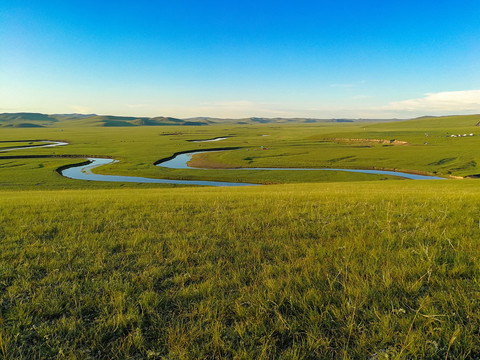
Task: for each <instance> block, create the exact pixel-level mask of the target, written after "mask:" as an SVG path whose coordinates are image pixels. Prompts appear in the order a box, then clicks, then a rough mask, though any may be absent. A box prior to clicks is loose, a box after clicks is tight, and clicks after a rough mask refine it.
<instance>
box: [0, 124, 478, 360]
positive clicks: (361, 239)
mask: <svg viewBox="0 0 480 360" xmlns="http://www.w3.org/2000/svg"><path fill="white" fill-rule="evenodd" d="M478 120H479V117H478V116H477V117H475V116H473V117H453V118H440V119H421V120H415V121H412V122H403V123H389V124H361V125H359V124H341V125H335V126H333V125H332V124H314V125H311V124H304V125H301V126H300V125H297V126H291V125H281V126H272V125H255V126H249V127H245V126H232V125H228V126H223V125H222V126H212V127H208V128H207V127H201V128H199V127H188V126H185V127H165V128H155V129H154V130H152V128H145V127H132V128H128V129H126V128H121V127H120V128H108V129H103V128H88V127H85V128H75V127H72V128H23V129H16V128H8V129H6V130H5V131H3V130H2V134H1V135H2V139H1V140H4V141H5V140H28V139H37V140H40V139H45V140H63V141H68V142H69V143H70V145H68V146H63V147H57V148H39V149H29V150H17V151H15V152H12V153H3V154H1V153H0V155H1V156H7V155H13V153H15V155H32V154H36V155H42V154H43V155H85V156H86V155H90V156H91V155H97V156H111V157H114V158H117V159H120V163H118V164H115V165H112V166H110V167H105V168H101V169H99V171H101V172H103V173H112V174H127V175H137V176H151V177H166V178H167V177H170V178H189V177H190V178H203V179H208V180H210V179H212V180H218V179H223V180H227V181H228V180H238V179H239V180H242V181H248V182H253V181H252V180H255V181H258V182H260V183H262V182H263V183H269V182H272V183H273V182H284V183H287V184H283V185H270V186H263V187H252V188H198V187H195V188H192V187H184V188H171V187H170V188H165V186H164V185H155V184H120V183H119V184H116V183H112V184H109V183H92V182H84V181H75V180H69V179H65V178H63V177H61V176H60V175H59V174H58V173H56V172H55V169H56V168H57V167H58V166H60V165H64V164H67V163H71V162H76V161H81V160H78V159H65V158H45V159H0V250H1V251H0V258H1V260H0V315H1V316H0V358H2V357H3V358H5V359H88V358H90V359H143V358H147V359H201V358H204V359H318V358H337V359H365V358H367V359H368V358H371V359H387V358H394V359H395V358H396V359H412V358H425V359H446V358H449V359H474V358H479V357H480V345H479V342H478V336H479V335H478V334H479V333H480V288H479V282H478V279H479V278H480V266H479V264H480V262H479V259H478V254H480V240H479V239H480V211H479V209H480V188H479V186H478V182H477V181H476V180H473V179H461V180H453V179H452V180H448V181H445V180H440V181H426V182H425V181H409V180H391V179H390V180H388V181H378V180H377V181H368V180H369V179H370V180H374V179H379V177H369V176H367V175H363V176H360V175H358V174H346V175H345V174H344V175H341V174H339V173H329V172H326V173H325V175H322V176H325V177H323V178H322V177H321V176H320V175H318V172H316V173H314V172H303V171H302V172H287V171H285V172H279V173H276V174H272V173H258V172H257V173H256V172H254V171H246V170H245V171H236V172H235V171H233V170H221V169H219V170H169V169H161V168H158V167H154V166H153V162H154V161H156V160H158V159H160V158H163V157H167V156H170V155H171V154H172V153H174V152H177V151H181V150H194V149H201V148H211V147H216V146H220V147H223V146H227V147H230V146H231V147H241V148H242V150H238V151H232V152H225V153H215V154H214V153H212V154H209V155H208V156H206V157H204V158H203V159H197V161H198V160H201V161H204V162H205V163H206V164H215V163H220V164H228V165H232V166H285V167H288V166H295V167H301V166H305V167H321V166H325V164H329V165H328V166H329V167H333V166H332V164H335V167H373V166H375V167H387V168H404V169H408V170H415V171H425V172H432V173H433V172H436V173H438V174H443V175H449V172H450V173H451V174H453V175H458V176H463V175H471V174H475V173H477V171H478V169H477V165H476V163H477V162H478V161H477V158H476V151H475V149H477V146H478V145H480V136H473V137H462V138H450V137H448V138H447V137H446V133H456V134H458V133H462V134H463V133H471V132H475V130H476V128H475V124H476V122H478ZM426 134H428V136H427V135H426ZM222 135H230V136H232V137H231V138H229V139H227V140H224V141H222V142H221V144H220V143H217V144H213V145H212V144H211V143H210V144H209V143H201V144H198V143H191V142H188V141H187V140H192V139H208V138H213V137H216V136H222ZM262 135H269V136H262ZM351 139H367V140H361V141H358V140H351ZM393 139H396V140H398V141H399V142H398V143H390V142H386V143H384V142H381V141H373V140H388V141H389V140H393ZM400 141H405V142H407V143H408V144H402V143H400ZM425 142H427V144H424V143H425ZM260 146H265V147H267V148H268V150H265V151H263V150H258V149H259V147H260ZM247 149H248V151H247ZM256 149H257V150H256ZM445 159H447V160H445ZM333 160H335V161H333ZM469 162H475V164H473V165H471V166H470V167H468V168H467V167H465V166H463V167H462V165H465V164H466V163H469ZM478 172H480V171H478ZM341 176H345V177H344V178H343V179H341V178H340V177H341ZM340 179H341V180H343V182H337V181H338V180H340ZM360 180H361V181H360ZM288 183H291V184H288Z"/></svg>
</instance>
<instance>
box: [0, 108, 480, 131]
mask: <svg viewBox="0 0 480 360" xmlns="http://www.w3.org/2000/svg"><path fill="white" fill-rule="evenodd" d="M477 118H478V115H461V116H421V117H418V118H415V119H408V120H405V119H348V118H333V119H317V118H300V117H298V118H297V117H295V118H282V117H275V118H266V117H248V118H240V119H229V118H215V117H205V116H204V117H201V116H199V117H192V118H186V119H180V118H174V117H165V116H156V117H136V116H115V115H97V114H77V113H73V114H50V115H48V114H41V113H28V112H21V113H3V114H0V127H25V128H26V127H69V126H85V127H90V126H98V127H132V126H168V125H177V126H205V125H211V124H239V125H242V124H243V125H255V124H315V123H387V122H389V123H392V125H393V124H397V123H400V122H404V121H408V122H410V123H411V124H418V125H428V126H436V127H442V126H447V125H460V124H461V123H465V125H467V124H469V123H470V121H471V119H477ZM477 122H478V120H477ZM475 124H476V123H475Z"/></svg>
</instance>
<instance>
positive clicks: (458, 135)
mask: <svg viewBox="0 0 480 360" xmlns="http://www.w3.org/2000/svg"><path fill="white" fill-rule="evenodd" d="M473 135H474V134H463V135H462V134H457V135H455V134H452V135H448V134H447V137H465V136H473Z"/></svg>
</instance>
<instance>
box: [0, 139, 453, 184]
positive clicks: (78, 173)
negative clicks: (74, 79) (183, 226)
mask: <svg viewBox="0 0 480 360" xmlns="http://www.w3.org/2000/svg"><path fill="white" fill-rule="evenodd" d="M217 139H218V140H220V139H221V140H223V139H224V138H215V139H209V140H200V141H204V142H205V141H218V140H217ZM42 142H45V143H47V144H45V145H36V146H26V147H15V148H11V149H3V150H2V151H13V150H21V149H32V148H40V147H54V146H63V145H67V144H68V143H66V142H61V141H42ZM210 151H231V150H218V149H217V150H215V149H214V150H208V151H205V150H203V151H190V152H184V153H179V154H177V155H175V156H173V157H172V158H170V159H167V160H165V161H160V162H158V163H156V166H160V167H165V168H169V169H199V168H194V167H190V166H189V165H188V162H189V161H190V160H191V159H192V156H194V155H196V154H202V153H206V152H210ZM88 161H89V162H88V163H87V164H85V163H82V164H78V165H72V166H70V167H66V168H64V169H62V170H60V171H59V172H60V173H61V174H62V175H63V176H65V177H67V178H70V179H76V180H89V181H114V182H135V183H157V184H178V185H203V186H254V185H258V184H251V183H238V182H224V181H206V180H205V181H204V180H171V179H154V178H145V177H138V176H119V175H101V174H94V173H93V172H92V169H94V168H96V167H99V166H102V165H106V164H111V163H114V162H116V161H117V160H113V159H106V158H88ZM203 170H212V169H203ZM222 170H240V171H241V170H268V171H279V170H282V171H346V172H356V173H366V174H377V175H391V176H398V177H401V178H406V179H411V180H444V179H445V178H441V177H438V176H428V175H417V174H409V173H405V172H399V171H387V170H368V169H334V168H232V169H222Z"/></svg>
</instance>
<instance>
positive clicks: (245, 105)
mask: <svg viewBox="0 0 480 360" xmlns="http://www.w3.org/2000/svg"><path fill="white" fill-rule="evenodd" d="M191 110H192V111H193V112H196V114H208V116H216V117H231V118H234V117H249V116H266V117H276V116H285V114H286V111H284V110H283V109H281V106H279V104H270V103H259V102H254V101H249V100H234V101H215V102H204V103H201V104H200V105H199V106H198V107H195V108H193V109H191ZM197 116H198V115H197Z"/></svg>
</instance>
